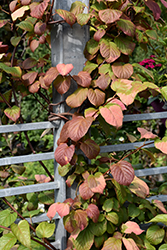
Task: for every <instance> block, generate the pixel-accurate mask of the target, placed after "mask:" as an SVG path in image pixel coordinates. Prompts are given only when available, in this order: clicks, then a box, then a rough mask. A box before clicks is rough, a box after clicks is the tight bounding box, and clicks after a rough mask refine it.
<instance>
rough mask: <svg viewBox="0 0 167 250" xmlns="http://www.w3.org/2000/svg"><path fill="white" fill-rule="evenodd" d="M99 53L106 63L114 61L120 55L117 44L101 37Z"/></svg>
mask: <svg viewBox="0 0 167 250" xmlns="http://www.w3.org/2000/svg"><path fill="white" fill-rule="evenodd" d="M100 53H101V55H102V56H103V57H104V58H105V59H106V62H108V63H112V62H114V61H115V60H116V59H117V58H119V57H120V55H121V52H120V50H119V49H118V47H117V45H116V44H115V43H113V42H108V41H107V40H105V39H102V41H101V42H100Z"/></svg>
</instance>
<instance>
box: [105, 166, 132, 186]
mask: <svg viewBox="0 0 167 250" xmlns="http://www.w3.org/2000/svg"><path fill="white" fill-rule="evenodd" d="M110 171H111V174H112V175H113V178H114V179H115V180H116V181H117V182H118V183H119V184H121V185H125V186H129V185H130V184H131V182H132V181H133V179H134V177H135V175H134V169H133V167H132V165H131V164H130V163H129V162H127V161H119V162H118V163H116V164H113V165H110Z"/></svg>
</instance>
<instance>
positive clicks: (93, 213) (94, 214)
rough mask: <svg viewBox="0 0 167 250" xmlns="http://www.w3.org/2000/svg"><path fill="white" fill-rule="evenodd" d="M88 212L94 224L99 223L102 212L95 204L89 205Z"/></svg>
mask: <svg viewBox="0 0 167 250" xmlns="http://www.w3.org/2000/svg"><path fill="white" fill-rule="evenodd" d="M86 212H87V215H88V217H89V218H91V219H92V220H93V222H94V223H97V222H98V218H99V215H100V211H99V209H98V207H97V206H96V205H95V204H89V205H88V208H87V209H86Z"/></svg>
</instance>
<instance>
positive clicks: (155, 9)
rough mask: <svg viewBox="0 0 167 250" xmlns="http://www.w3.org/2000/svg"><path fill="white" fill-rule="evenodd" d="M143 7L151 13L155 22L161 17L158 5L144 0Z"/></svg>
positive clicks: (149, 0) (150, 0)
mask: <svg viewBox="0 0 167 250" xmlns="http://www.w3.org/2000/svg"><path fill="white" fill-rule="evenodd" d="M144 2H145V5H147V7H148V8H149V9H150V10H151V11H152V12H153V15H154V18H155V20H158V19H159V18H160V15H161V9H160V7H159V5H158V4H157V3H156V2H154V1H153V0H144Z"/></svg>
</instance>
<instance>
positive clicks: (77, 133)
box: [60, 116, 94, 142]
mask: <svg viewBox="0 0 167 250" xmlns="http://www.w3.org/2000/svg"><path fill="white" fill-rule="evenodd" d="M93 120H94V119H93V117H87V118H84V117H83V116H75V117H73V119H72V120H70V121H68V122H67V123H66V124H65V125H64V126H63V128H62V130H61V133H60V141H61V142H65V141H66V140H67V139H68V138H71V140H73V141H79V140H80V139H81V138H82V137H83V136H84V135H85V134H86V133H87V131H88V129H89V127H90V126H91V124H92V122H93Z"/></svg>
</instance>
